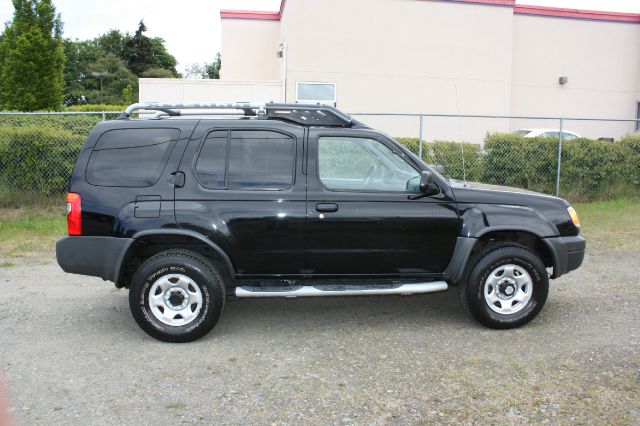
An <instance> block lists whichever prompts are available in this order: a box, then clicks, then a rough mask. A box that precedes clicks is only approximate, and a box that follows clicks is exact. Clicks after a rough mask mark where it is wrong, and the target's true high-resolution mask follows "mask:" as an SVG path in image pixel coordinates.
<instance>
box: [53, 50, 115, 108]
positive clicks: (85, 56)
mask: <svg viewBox="0 0 640 426" xmlns="http://www.w3.org/2000/svg"><path fill="white" fill-rule="evenodd" d="M63 45H64V55H65V58H66V60H65V67H64V85H65V90H64V103H65V104H66V105H75V104H82V103H85V102H86V96H87V86H88V85H91V84H92V83H93V80H92V79H93V78H94V77H93V76H91V73H90V72H89V71H88V67H89V66H90V65H91V64H92V63H94V62H96V61H97V60H98V59H99V58H101V57H103V56H104V55H105V52H104V50H103V49H102V48H101V47H100V46H99V44H98V42H96V40H83V41H79V40H68V39H67V40H64V42H63Z"/></svg>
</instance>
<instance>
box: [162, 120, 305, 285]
mask: <svg viewBox="0 0 640 426" xmlns="http://www.w3.org/2000/svg"><path fill="white" fill-rule="evenodd" d="M223 123H225V124H223ZM303 142H304V130H303V129H302V128H301V127H298V126H294V125H287V124H283V123H281V122H275V123H274V122H269V121H266V120H264V121H259V120H255V121H254V120H251V121H250V120H246V121H245V120H235V121H233V122H231V121H220V122H216V121H214V120H211V121H202V122H201V123H200V124H199V126H198V127H197V128H196V130H195V132H194V135H193V137H192V139H191V141H190V142H189V145H188V147H187V150H186V152H185V156H184V158H183V160H182V162H181V164H180V167H179V171H180V172H182V173H184V174H185V180H184V186H183V187H181V188H176V193H175V194H176V195H175V196H176V202H175V205H176V210H175V213H176V219H177V223H178V226H179V227H181V228H184V229H190V230H193V231H196V232H199V233H200V234H203V235H205V236H206V237H207V238H209V239H210V240H211V241H212V242H214V243H215V244H217V245H218V246H219V247H220V248H222V249H223V250H224V251H225V252H226V253H227V254H228V255H229V257H230V258H231V261H232V263H233V264H234V268H235V270H236V273H237V274H238V275H240V276H260V275H274V274H278V275H295V274H300V273H302V272H303V270H304V267H305V220H306V218H305V216H306V206H305V191H306V176H305V175H304V174H303V173H302V163H303V161H302V160H303V153H304V152H303Z"/></svg>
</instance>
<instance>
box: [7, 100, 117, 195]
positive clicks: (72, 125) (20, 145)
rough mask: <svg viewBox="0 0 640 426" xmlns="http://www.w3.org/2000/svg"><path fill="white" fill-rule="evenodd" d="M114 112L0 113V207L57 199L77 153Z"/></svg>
mask: <svg viewBox="0 0 640 426" xmlns="http://www.w3.org/2000/svg"><path fill="white" fill-rule="evenodd" d="M118 115H119V113H115V112H95V113H94V112H89V113H85V112H74V113H5V112H1V113H0V206H1V207H20V206H23V205H29V204H47V203H49V202H54V203H57V204H60V200H61V199H62V197H63V196H64V194H65V193H66V191H67V187H68V184H69V177H70V176H71V171H72V170H73V166H74V164H75V161H76V158H77V157H78V153H79V152H80V148H82V144H83V143H84V141H85V139H86V138H87V135H88V134H89V132H90V131H91V129H92V128H93V126H95V125H96V124H97V123H99V122H100V121H103V120H110V119H114V118H117V117H118Z"/></svg>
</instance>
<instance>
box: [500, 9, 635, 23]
mask: <svg viewBox="0 0 640 426" xmlns="http://www.w3.org/2000/svg"><path fill="white" fill-rule="evenodd" d="M513 13H518V14H520V15H538V16H554V17H557V18H569V19H588V20H592V21H612V22H634V23H640V13H622V12H603V11H596V10H580V9H563V8H559V7H546V6H524V5H522V6H520V5H518V6H516V7H515V8H514V9H513Z"/></svg>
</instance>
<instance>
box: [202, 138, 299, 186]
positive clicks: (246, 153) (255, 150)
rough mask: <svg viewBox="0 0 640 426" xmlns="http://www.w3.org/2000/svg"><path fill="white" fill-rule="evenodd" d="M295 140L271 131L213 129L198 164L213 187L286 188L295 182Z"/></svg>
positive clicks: (203, 178) (205, 184)
mask: <svg viewBox="0 0 640 426" xmlns="http://www.w3.org/2000/svg"><path fill="white" fill-rule="evenodd" d="M294 165H295V139H294V138H292V137H291V136H288V135H285V134H282V133H278V132H273V131H268V130H233V131H215V132H211V133H210V134H209V136H208V137H207V138H206V139H205V141H204V144H203V146H202V150H201V152H200V155H199V157H198V161H197V163H196V174H197V175H198V179H199V180H200V183H201V184H202V185H203V186H204V187H207V188H211V189H241V190H251V189H253V190H283V189H287V188H289V187H291V185H293V178H294V172H295V169H294Z"/></svg>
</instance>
